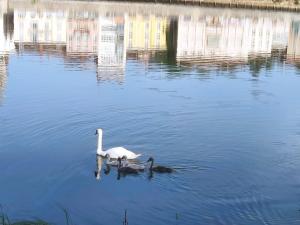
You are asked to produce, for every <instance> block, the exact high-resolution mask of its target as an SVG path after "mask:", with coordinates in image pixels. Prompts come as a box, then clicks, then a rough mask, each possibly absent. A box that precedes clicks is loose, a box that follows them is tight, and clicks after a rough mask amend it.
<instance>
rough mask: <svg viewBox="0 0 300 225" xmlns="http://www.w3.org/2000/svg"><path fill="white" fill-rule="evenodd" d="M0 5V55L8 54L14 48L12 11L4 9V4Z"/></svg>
mask: <svg viewBox="0 0 300 225" xmlns="http://www.w3.org/2000/svg"><path fill="white" fill-rule="evenodd" d="M1 3H2V4H1V5H0V55H3V54H8V53H9V52H10V51H12V50H14V49H15V46H14V35H13V29H14V23H13V13H11V12H8V11H7V10H6V7H5V4H3V1H1Z"/></svg>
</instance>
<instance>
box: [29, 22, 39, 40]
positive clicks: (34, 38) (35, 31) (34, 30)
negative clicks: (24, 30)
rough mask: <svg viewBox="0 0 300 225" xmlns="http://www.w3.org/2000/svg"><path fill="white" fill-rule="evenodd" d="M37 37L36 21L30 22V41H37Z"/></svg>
mask: <svg viewBox="0 0 300 225" xmlns="http://www.w3.org/2000/svg"><path fill="white" fill-rule="evenodd" d="M37 39H38V29H37V23H33V24H32V39H31V40H32V42H37Z"/></svg>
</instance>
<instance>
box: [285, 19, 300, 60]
mask: <svg viewBox="0 0 300 225" xmlns="http://www.w3.org/2000/svg"><path fill="white" fill-rule="evenodd" d="M287 57H288V60H289V61H294V60H295V61H298V62H300V21H293V22H292V24H291V26H290V34H289V40H288V48H287Z"/></svg>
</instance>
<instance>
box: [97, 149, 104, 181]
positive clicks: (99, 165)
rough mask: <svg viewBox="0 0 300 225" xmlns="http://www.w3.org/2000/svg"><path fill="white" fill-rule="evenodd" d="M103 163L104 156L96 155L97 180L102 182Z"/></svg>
mask: <svg viewBox="0 0 300 225" xmlns="http://www.w3.org/2000/svg"><path fill="white" fill-rule="evenodd" d="M102 163H103V159H102V156H100V155H96V170H95V178H96V180H100V178H101V169H102Z"/></svg>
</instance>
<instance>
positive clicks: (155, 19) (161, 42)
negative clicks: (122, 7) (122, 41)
mask: <svg viewBox="0 0 300 225" xmlns="http://www.w3.org/2000/svg"><path fill="white" fill-rule="evenodd" d="M166 32H167V18H166V17H161V16H155V15H148V16H142V15H131V16H129V19H128V34H127V35H128V39H127V46H128V50H166V49H167V44H166Z"/></svg>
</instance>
